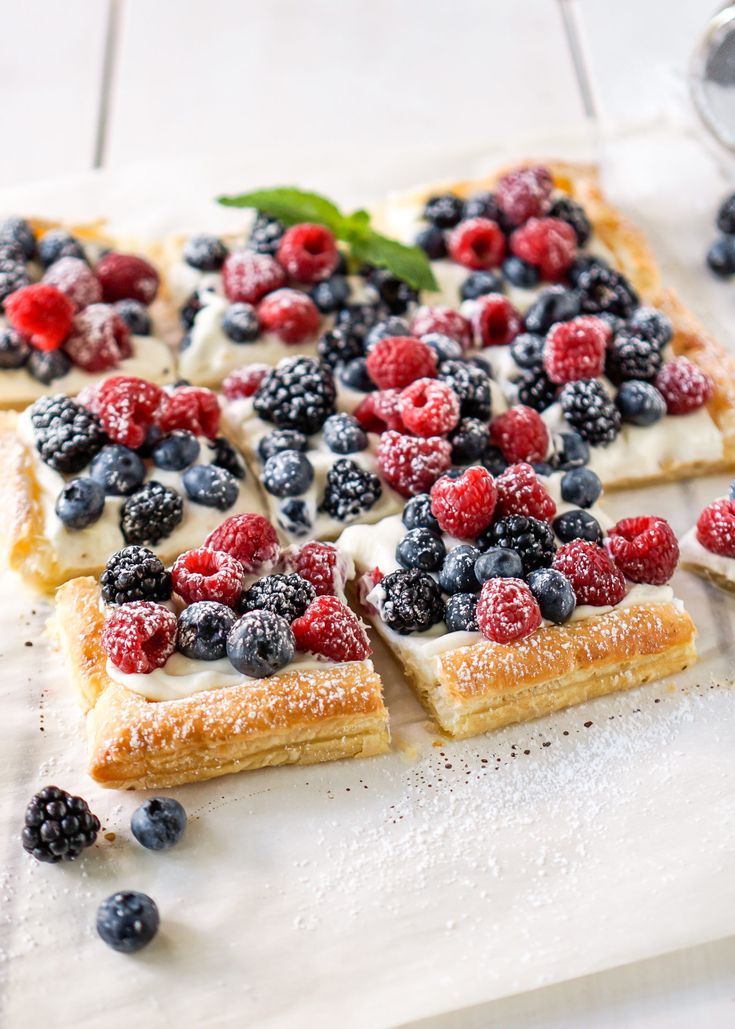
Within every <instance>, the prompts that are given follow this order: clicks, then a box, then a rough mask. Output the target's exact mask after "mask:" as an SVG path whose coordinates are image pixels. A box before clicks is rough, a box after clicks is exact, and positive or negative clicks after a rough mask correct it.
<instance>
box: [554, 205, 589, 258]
mask: <svg viewBox="0 0 735 1029" xmlns="http://www.w3.org/2000/svg"><path fill="white" fill-rule="evenodd" d="M549 218H559V219H560V221H563V222H566V223H567V225H571V226H572V228H573V229H574V233H575V235H576V237H577V245H578V246H580V247H583V246H584V245H585V243H588V242H589V238H590V236H591V235H592V226H591V225H590V220H589V218H588V217H587V215H586V213H585V210H584V208H583V207H582V205H581V204H578V203H577V201H576V200H572V199H571V197H559V199H558V200H555V201H554V203H553V204H552V205H551V210H550V211H549Z"/></svg>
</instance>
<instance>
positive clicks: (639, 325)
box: [628, 307, 674, 349]
mask: <svg viewBox="0 0 735 1029" xmlns="http://www.w3.org/2000/svg"><path fill="white" fill-rule="evenodd" d="M628 328H629V329H630V331H631V332H632V333H633V335H635V336H638V337H639V338H640V339H647V340H649V341H650V342H651V343H656V344H657V346H659V347H661V349H663V348H664V347H665V346H667V345H668V344H669V343H670V342H671V340H672V338H673V335H674V327H673V325H672V324H671V322H670V321H669V319H668V318H667V317H666V315H665V314H662V313H661V311H657V310H656V308H655V307H639V308H637V309H636V310H635V311H634V312H633V314H632V315H631V316H630V318H629V319H628Z"/></svg>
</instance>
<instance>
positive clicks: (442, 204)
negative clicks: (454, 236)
mask: <svg viewBox="0 0 735 1029" xmlns="http://www.w3.org/2000/svg"><path fill="white" fill-rule="evenodd" d="M423 213H424V218H425V220H426V221H427V222H431V224H432V225H436V226H437V228H439V229H452V228H454V226H455V225H457V224H458V222H460V221H461V220H462V218H463V217H464V203H463V202H462V200H461V199H460V198H459V197H458V196H455V194H454V193H442V194H441V195H440V196H433V197H429V199H428V200H427V201H426V205H425V207H424V212H423Z"/></svg>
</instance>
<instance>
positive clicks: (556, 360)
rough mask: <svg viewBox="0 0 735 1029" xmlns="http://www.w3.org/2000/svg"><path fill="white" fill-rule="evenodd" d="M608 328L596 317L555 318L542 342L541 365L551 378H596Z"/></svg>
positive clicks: (600, 369) (562, 382)
mask: <svg viewBox="0 0 735 1029" xmlns="http://www.w3.org/2000/svg"><path fill="white" fill-rule="evenodd" d="M607 337H608V330H607V327H606V326H605V323H604V322H602V321H601V320H600V319H599V318H593V317H591V316H589V315H588V316H586V317H585V316H583V317H581V318H573V319H572V320H571V321H569V322H558V323H557V324H556V325H553V326H552V327H551V329H550V330H549V333H548V335H547V337H546V343H545V344H544V368H545V369H546V374H547V376H548V377H549V379H550V380H551V381H552V382H555V383H557V384H558V385H562V384H564V383H566V382H575V381H576V380H577V379H596V378H597V376H598V375H601V374H602V370H603V368H604V367H605V345H606V343H607Z"/></svg>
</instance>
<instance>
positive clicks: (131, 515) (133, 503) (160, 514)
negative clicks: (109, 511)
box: [120, 479, 184, 545]
mask: <svg viewBox="0 0 735 1029" xmlns="http://www.w3.org/2000/svg"><path fill="white" fill-rule="evenodd" d="M183 517H184V501H183V499H182V498H181V497H180V496H179V494H178V493H177V492H176V490H173V489H170V488H169V487H168V486H162V485H161V483H160V482H156V481H155V480H154V479H151V480H150V482H146V483H144V484H143V485H142V486H141V487H140V489H139V490H137V491H136V492H135V493H133V495H132V496H131V497H128V499H127V500H126V501H125V503H124V504H123V506H122V510H121V512H120V529H121V530H122V534H123V536H124V537H125V542H126V543H140V544H143V543H151V544H153V545H155V544H156V543H160V542H161V540H164V539H166V537H167V536H170V535H171V533H172V532H173V531H174V529H175V528H176V527H177V526H178V525H180V524H181V520H182V519H183Z"/></svg>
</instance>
